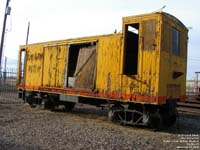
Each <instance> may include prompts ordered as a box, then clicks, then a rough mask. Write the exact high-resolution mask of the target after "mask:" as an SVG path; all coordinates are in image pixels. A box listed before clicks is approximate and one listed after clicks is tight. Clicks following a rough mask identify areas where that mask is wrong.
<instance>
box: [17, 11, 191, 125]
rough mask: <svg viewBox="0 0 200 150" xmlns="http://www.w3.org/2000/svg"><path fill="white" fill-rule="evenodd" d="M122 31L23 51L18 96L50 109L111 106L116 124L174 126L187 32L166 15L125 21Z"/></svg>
mask: <svg viewBox="0 0 200 150" xmlns="http://www.w3.org/2000/svg"><path fill="white" fill-rule="evenodd" d="M122 26H123V27H122V33H113V34H109V35H100V36H91V37H84V38H75V39H67V40H59V41H51V42H44V43H37V44H30V45H24V46H21V47H20V51H19V63H18V76H17V87H18V91H19V97H20V98H22V99H24V100H26V101H27V102H28V103H29V104H30V105H31V106H35V105H37V104H42V103H44V105H45V107H47V108H54V107H55V106H57V105H60V104H63V105H65V106H66V108H68V109H71V108H72V107H73V106H74V104H75V103H78V102H80V103H87V104H92V105H96V106H101V105H102V104H109V106H111V108H110V109H111V111H110V113H109V114H110V116H111V118H112V119H113V120H115V121H119V122H124V123H131V124H145V125H146V124H152V122H156V124H160V121H161V120H162V123H164V124H166V123H167V122H171V123H170V125H171V124H173V123H174V122H175V120H176V102H177V101H182V100H184V99H185V91H186V66H187V38H188V37H187V32H188V30H187V28H186V27H185V26H184V25H183V23H181V22H180V21H179V20H178V19H177V18H175V17H174V16H172V15H170V14H168V13H165V12H156V13H151V14H144V15H138V16H129V17H124V18H123V24H122ZM124 105H128V107H125V106H124ZM134 114H135V116H136V117H135V118H134V117H133V116H134ZM130 116H131V117H130ZM131 118H133V119H131ZM160 118H162V119H160ZM163 118H164V119H163ZM163 120H164V121H163ZM154 124H155V123H154Z"/></svg>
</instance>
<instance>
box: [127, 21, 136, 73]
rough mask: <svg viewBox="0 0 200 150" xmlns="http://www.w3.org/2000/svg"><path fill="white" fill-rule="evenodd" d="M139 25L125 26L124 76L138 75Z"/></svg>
mask: <svg viewBox="0 0 200 150" xmlns="http://www.w3.org/2000/svg"><path fill="white" fill-rule="evenodd" d="M138 39H139V23H134V24H129V25H126V29H125V46H124V74H126V75H137V73H138V42H139V41H138Z"/></svg>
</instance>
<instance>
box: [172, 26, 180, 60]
mask: <svg viewBox="0 0 200 150" xmlns="http://www.w3.org/2000/svg"><path fill="white" fill-rule="evenodd" d="M171 39H172V40H171V44H172V54H173V55H175V56H180V31H178V30H177V29H175V28H172V38H171Z"/></svg>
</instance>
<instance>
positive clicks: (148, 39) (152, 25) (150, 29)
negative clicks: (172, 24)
mask: <svg viewBox="0 0 200 150" xmlns="http://www.w3.org/2000/svg"><path fill="white" fill-rule="evenodd" d="M142 28H143V49H144V50H154V49H155V47H156V21H155V20H148V21H144V22H143V23H142Z"/></svg>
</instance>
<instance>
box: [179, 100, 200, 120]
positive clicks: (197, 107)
mask: <svg viewBox="0 0 200 150" xmlns="http://www.w3.org/2000/svg"><path fill="white" fill-rule="evenodd" d="M177 106H178V108H177V109H178V112H180V113H187V114H193V115H197V116H200V101H199V100H196V99H188V100H186V101H185V102H178V104H177Z"/></svg>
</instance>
